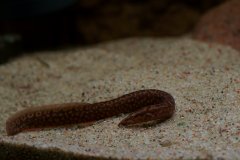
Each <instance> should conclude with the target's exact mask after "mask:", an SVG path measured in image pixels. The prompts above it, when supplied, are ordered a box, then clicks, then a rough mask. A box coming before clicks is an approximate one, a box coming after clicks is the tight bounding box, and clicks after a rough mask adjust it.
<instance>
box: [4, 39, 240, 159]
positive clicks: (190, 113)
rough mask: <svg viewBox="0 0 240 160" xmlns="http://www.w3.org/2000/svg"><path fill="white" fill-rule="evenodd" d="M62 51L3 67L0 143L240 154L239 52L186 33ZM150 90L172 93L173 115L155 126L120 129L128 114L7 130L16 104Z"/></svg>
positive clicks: (138, 154)
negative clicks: (60, 125)
mask: <svg viewBox="0 0 240 160" xmlns="http://www.w3.org/2000/svg"><path fill="white" fill-rule="evenodd" d="M57 52H58V53H57V54H55V53H51V52H45V53H36V54H33V55H28V56H23V57H20V58H17V59H15V60H13V61H12V62H10V63H8V64H5V65H2V66H0V106H1V108H0V112H1V119H0V146H1V147H2V148H3V146H7V145H9V143H10V144H14V145H16V148H17V147H20V146H19V144H26V145H27V146H32V147H36V148H41V149H45V150H48V149H49V148H58V149H60V150H59V151H60V152H65V153H67V154H68V153H70V152H72V153H76V154H75V155H74V157H79V156H80V155H82V154H84V155H90V156H101V157H103V158H104V157H105V158H108V157H112V158H125V159H126V158H127V159H139V158H142V159H145V158H149V159H158V158H162V159H173V158H174V159H177V158H179V159H181V158H183V159H188V158H190V159H196V158H207V159H212V158H213V159H217V158H225V159H238V158H240V53H239V52H237V51H235V50H233V49H231V48H230V47H226V46H221V45H216V44H210V45H209V44H204V43H202V42H197V41H193V40H191V39H189V38H187V37H185V38H180V39H127V40H121V41H117V42H111V43H106V44H101V45H98V46H92V47H89V48H85V49H77V48H75V49H69V50H63V51H57ZM148 88H155V89H161V90H165V91H167V92H170V93H171V94H172V95H173V96H174V98H175V100H176V108H177V110H176V113H175V115H174V116H173V118H171V119H170V120H168V121H166V122H164V123H162V124H158V125H157V126H153V127H150V128H138V129H127V128H118V126H117V124H118V123H119V122H120V120H121V119H122V118H123V117H124V116H120V117H114V118H110V119H107V120H104V121H102V122H99V123H96V124H94V125H92V126H89V127H86V128H80V127H79V126H73V127H68V128H58V129H50V130H49V129H48V130H43V131H40V132H27V133H20V134H18V135H16V136H11V137H8V136H6V132H5V120H6V119H7V117H8V116H9V115H11V114H13V113H14V112H16V111H17V110H21V109H23V108H26V107H29V106H34V105H42V104H49V103H62V102H73V101H79V102H98V101H103V100H108V99H112V98H116V97H118V96H120V95H122V94H125V93H128V92H131V91H135V90H140V89H148ZM11 149H14V147H13V148H11ZM0 152H1V151H0ZM8 153H11V151H10V150H9V151H8ZM8 153H6V154H5V157H4V158H8V156H7V154H8ZM3 155H4V154H3V153H1V154H0V156H3ZM30 155H31V153H30ZM33 158H34V157H33Z"/></svg>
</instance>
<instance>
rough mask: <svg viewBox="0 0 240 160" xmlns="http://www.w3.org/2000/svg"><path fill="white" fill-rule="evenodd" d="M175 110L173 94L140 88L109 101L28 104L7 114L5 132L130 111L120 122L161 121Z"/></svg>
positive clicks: (85, 121)
mask: <svg viewBox="0 0 240 160" xmlns="http://www.w3.org/2000/svg"><path fill="white" fill-rule="evenodd" d="M174 111H175V102H174V98H173V97H172V96H171V95H170V94H169V93H167V92H164V91H161V90H155V89H148V90H140V91H135V92H132V93H129V94H125V95H123V96H121V97H119V98H116V99H112V100H109V101H104V102H98V103H93V104H88V103H65V104H53V105H45V106H40V107H33V108H27V109H24V110H22V111H19V112H17V113H15V114H14V115H12V116H10V117H9V118H8V120H7V121H6V131H7V135H15V134H17V133H20V132H23V131H29V130H36V129H41V128H52V127H57V126H64V125H71V124H79V123H80V124H84V123H90V122H95V121H98V120H101V119H104V118H108V117H112V116H115V115H119V114H122V113H130V115H128V116H127V117H126V118H125V119H123V120H122V121H121V122H120V123H119V126H126V127H127V126H135V125H141V124H145V123H149V122H156V121H157V122H162V121H164V120H166V119H168V118H170V117H171V116H172V115H173V113H174Z"/></svg>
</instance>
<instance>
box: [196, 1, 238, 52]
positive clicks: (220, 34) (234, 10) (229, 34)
mask: <svg viewBox="0 0 240 160" xmlns="http://www.w3.org/2000/svg"><path fill="white" fill-rule="evenodd" d="M239 15H240V1H239V0H231V1H227V2H226V3H224V4H222V5H220V6H218V7H216V8H215V9H212V10H211V11H209V12H208V13H206V14H205V15H204V16H203V17H202V18H201V19H200V21H199V23H198V24H197V26H196V28H195V31H194V33H193V37H194V38H195V39H198V40H202V41H206V42H217V43H221V44H225V45H229V46H232V47H233V48H235V49H237V50H239V51H240V16H239Z"/></svg>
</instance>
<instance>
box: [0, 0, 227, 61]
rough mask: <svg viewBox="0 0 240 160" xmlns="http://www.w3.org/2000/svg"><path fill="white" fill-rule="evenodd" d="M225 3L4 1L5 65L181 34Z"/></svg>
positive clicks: (1, 43)
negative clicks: (45, 53) (41, 54)
mask: <svg viewBox="0 0 240 160" xmlns="http://www.w3.org/2000/svg"><path fill="white" fill-rule="evenodd" d="M222 2H224V0H201V1H196V0H118V1H117V0H107V1H106V0H51V1H49V0H21V1H20V0H2V1H1V2H0V63H4V62H7V60H9V59H10V58H12V57H15V56H17V55H20V54H21V53H24V54H26V53H30V52H33V51H38V50H51V49H61V48H66V47H72V46H86V45H92V44H96V43H99V42H103V41H110V40H113V39H120V38H126V37H133V36H134V37H136V36H141V37H165V36H180V35H183V34H185V33H188V32H190V31H191V30H192V29H193V28H194V25H195V24H196V22H197V21H198V20H199V18H200V17H201V15H202V14H203V13H205V12H206V11H207V10H209V9H210V8H212V7H214V6H216V5H218V4H220V3H222Z"/></svg>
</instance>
